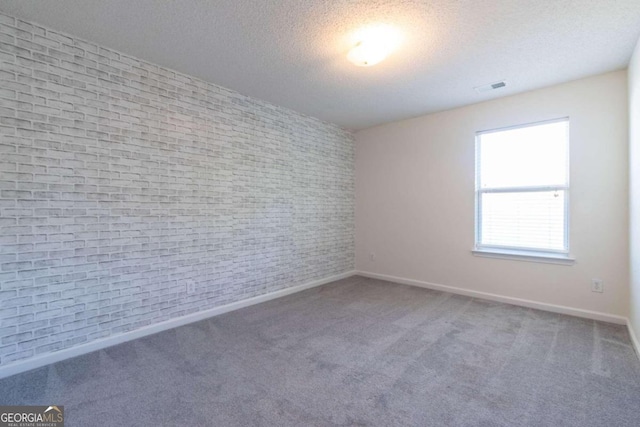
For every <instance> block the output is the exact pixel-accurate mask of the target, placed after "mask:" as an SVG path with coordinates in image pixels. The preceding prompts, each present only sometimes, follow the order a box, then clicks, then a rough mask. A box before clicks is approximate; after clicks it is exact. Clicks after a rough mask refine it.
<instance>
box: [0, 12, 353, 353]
mask: <svg viewBox="0 0 640 427" xmlns="http://www.w3.org/2000/svg"><path fill="white" fill-rule="evenodd" d="M353 268H354V145H353V138H352V136H351V134H350V133H348V132H346V131H344V130H342V129H340V128H338V127H337V126H334V125H331V124H327V123H323V122H321V121H319V120H316V119H313V118H310V117H306V116H303V115H301V114H298V113H295V112H293V111H290V110H287V109H285V108H281V107H277V106H275V105H271V104H268V103H266V102H262V101H259V100H256V99H252V98H249V97H246V96H243V95H241V94H238V93H236V92H234V91H231V90H228V89H225V88H222V87H219V86H216V85H214V84H210V83H207V82H204V81H201V80H198V79H196V78H193V77H190V76H187V75H184V74H180V73H178V72H175V71H172V70H168V69H166V68H162V67H160V66H157V65H154V64H150V63H147V62H144V61H141V60H139V59H136V58H132V57H130V56H126V55H124V54H121V53H118V52H116V51H113V50H110V49H107V48H103V47H101V46H97V45H95V44H92V43H88V42H86V41H83V40H79V39H76V38H74V37H71V36H68V35H65V34H62V33H59V32H57V31H52V30H49V29H45V28H42V27H40V26H38V25H35V24H31V23H28V22H24V21H21V20H18V19H14V18H13V17H9V16H5V15H2V14H0V365H6V364H8V363H11V362H14V361H17V360H20V359H26V358H29V357H33V356H35V355H40V354H46V353H49V352H53V351H57V350H60V349H65V348H69V347H72V346H75V345H79V344H82V343H87V342H90V341H92V340H96V339H99V338H103V337H107V336H110V335H114V334H120V333H123V332H126V331H130V330H134V329H137V328H140V327H142V326H145V325H150V324H153V323H156V322H160V321H164V320H167V319H171V318H175V317H179V316H183V315H185V314H188V313H192V312H197V311H200V310H204V309H209V308H212V307H216V306H220V305H223V304H227V303H230V302H234V301H238V300H242V299H245V298H249V297H253V296H257V295H260V294H264V293H268V292H272V291H275V290H279V289H283V288H286V287H291V286H295V285H300V284H303V283H306V282H310V281H313V280H317V279H322V278H325V277H329V276H332V275H336V274H340V273H343V272H346V271H349V270H352V269H353ZM191 286H192V287H193V288H194V291H193V292H192V293H190V292H187V288H188V287H191Z"/></svg>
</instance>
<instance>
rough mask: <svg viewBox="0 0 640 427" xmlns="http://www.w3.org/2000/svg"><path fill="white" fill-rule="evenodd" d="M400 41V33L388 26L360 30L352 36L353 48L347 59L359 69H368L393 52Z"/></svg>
mask: <svg viewBox="0 0 640 427" xmlns="http://www.w3.org/2000/svg"><path fill="white" fill-rule="evenodd" d="M401 39H402V37H401V35H400V33H399V32H398V31H397V30H396V29H395V28H393V27H391V26H389V25H375V26H370V27H366V28H362V29H360V30H359V31H357V32H355V33H354V35H353V42H354V46H353V48H352V49H351V50H350V51H349V54H348V55H347V59H348V60H349V61H351V62H353V63H354V64H355V65H357V66H359V67H370V66H372V65H375V64H377V63H379V62H380V61H382V60H383V59H385V58H386V57H387V56H388V55H389V54H390V53H391V52H393V51H394V50H395V49H396V48H397V47H398V45H399V44H400V41H401Z"/></svg>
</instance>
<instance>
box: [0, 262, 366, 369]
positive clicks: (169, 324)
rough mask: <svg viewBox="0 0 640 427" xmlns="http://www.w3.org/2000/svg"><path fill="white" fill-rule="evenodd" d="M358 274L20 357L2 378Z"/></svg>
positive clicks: (321, 281)
mask: <svg viewBox="0 0 640 427" xmlns="http://www.w3.org/2000/svg"><path fill="white" fill-rule="evenodd" d="M355 274H356V272H355V271H348V272H346V273H342V274H338V275H336V276H331V277H326V278H324V279H320V280H315V281H313V282H309V283H305V284H303V285H299V286H293V287H291V288H285V289H281V290H278V291H275V292H270V293H268V294H264V295H259V296H256V297H253V298H247V299H245V300H242V301H237V302H234V303H231V304H227V305H223V306H220V307H215V308H212V309H209V310H203V311H199V312H197V313H191V314H188V315H186V316H182V317H177V318H175V319H170V320H165V321H163V322H159V323H155V324H153V325H149V326H145V327H142V328H140V329H136V330H133V331H129V332H125V333H122V334H118V335H113V336H109V337H106V338H101V339H98V340H95V341H91V342H89V343H86V344H81V345H78V346H76V347H71V348H67V349H64V350H60V351H56V352H54V353H49V354H43V355H41V356H36V357H32V358H30V359H25V360H19V361H16V362H14V363H10V364H8V365H6V366H2V367H0V378H5V377H8V376H11V375H15V374H19V373H21V372H25V371H30V370H32V369H36V368H40V367H42V366H46V365H49V364H51V363H55V362H59V361H61V360H65V359H70V358H72V357H76V356H81V355H83V354H87V353H91V352H93V351H96V350H101V349H103V348H106V347H111V346H114V345H117V344H121V343H124V342H127V341H131V340H134V339H137V338H142V337H145V336H147V335H153V334H156V333H158V332H162V331H166V330H167V329H173V328H176V327H178V326H182V325H186V324H188V323H193V322H197V321H200V320H203V319H207V318H209V317H214V316H218V315H220V314H224V313H228V312H230V311H234V310H238V309H241V308H244V307H248V306H251V305H255V304H259V303H261V302H265V301H270V300H273V299H276V298H281V297H283V296H286V295H290V294H293V293H296V292H300V291H304V290H307V289H310V288H314V287H316V286H321V285H324V284H327V283H330V282H333V281H336V280H340V279H345V278H347V277H351V276H353V275H355Z"/></svg>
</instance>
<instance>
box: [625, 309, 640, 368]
mask: <svg viewBox="0 0 640 427" xmlns="http://www.w3.org/2000/svg"><path fill="white" fill-rule="evenodd" d="M627 329H629V335H630V336H631V344H632V345H633V349H634V350H635V352H636V356H638V359H640V342H638V336H637V335H636V332H635V331H634V330H633V326H632V325H631V320H630V319H627Z"/></svg>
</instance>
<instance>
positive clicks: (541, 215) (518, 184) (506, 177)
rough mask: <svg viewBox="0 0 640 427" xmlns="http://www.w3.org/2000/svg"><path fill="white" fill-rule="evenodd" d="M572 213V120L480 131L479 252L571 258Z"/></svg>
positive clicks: (495, 254) (477, 215) (477, 141)
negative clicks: (570, 155)
mask: <svg viewBox="0 0 640 427" xmlns="http://www.w3.org/2000/svg"><path fill="white" fill-rule="evenodd" d="M568 211H569V119H560V120H553V121H548V122H543V123H535V124H531V125H523V126H517V127H512V128H507V129H499V130H492V131H485V132H478V133H477V135H476V246H475V251H474V253H475V254H477V255H490V256H501V255H502V256H506V257H508V258H514V257H515V258H521V257H525V258H526V257H532V258H534V259H533V260H545V259H551V260H556V261H557V260H560V262H562V260H563V259H564V260H569V261H570V258H569V256H568V254H569V212H568ZM556 261H550V262H556Z"/></svg>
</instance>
